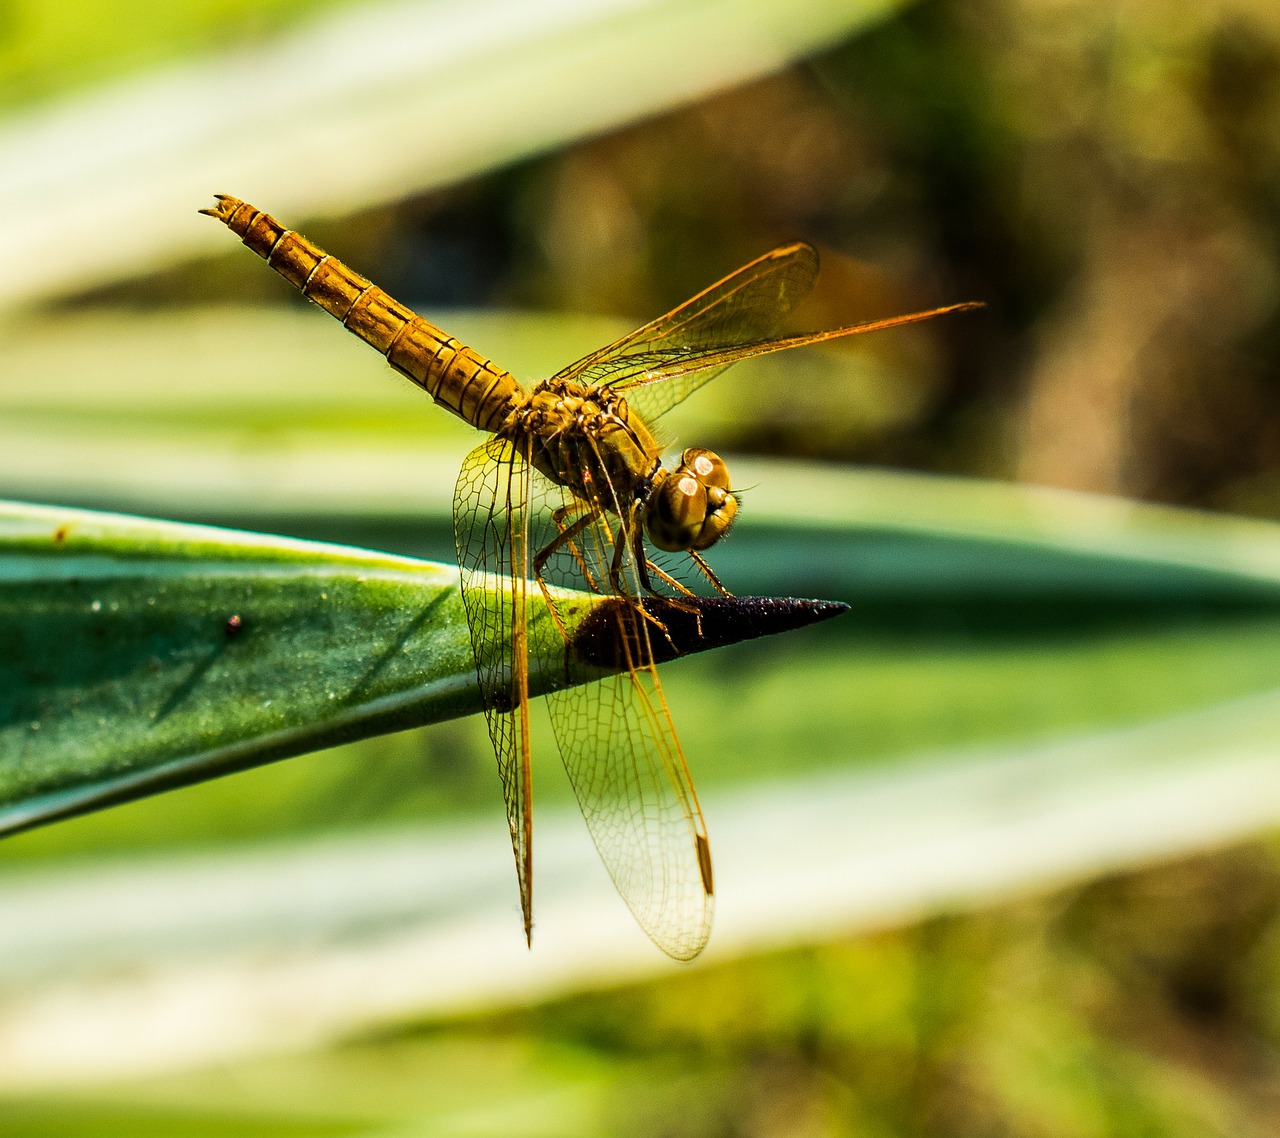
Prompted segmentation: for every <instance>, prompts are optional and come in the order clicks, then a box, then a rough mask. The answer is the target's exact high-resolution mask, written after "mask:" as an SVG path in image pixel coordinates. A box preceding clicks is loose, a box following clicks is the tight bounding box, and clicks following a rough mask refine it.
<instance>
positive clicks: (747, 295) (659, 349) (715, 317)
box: [560, 243, 980, 422]
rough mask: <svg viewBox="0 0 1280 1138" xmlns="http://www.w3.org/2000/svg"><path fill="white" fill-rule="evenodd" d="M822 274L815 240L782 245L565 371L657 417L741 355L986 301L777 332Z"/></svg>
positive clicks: (926, 317)
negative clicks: (801, 331)
mask: <svg viewBox="0 0 1280 1138" xmlns="http://www.w3.org/2000/svg"><path fill="white" fill-rule="evenodd" d="M817 275H818V254H817V253H816V252H815V250H814V249H813V247H812V246H811V245H806V244H803V243H798V244H795V245H784V246H782V247H781V248H779V249H775V250H773V252H771V253H766V254H765V255H764V256H763V257H760V258H757V259H756V260H754V261H752V262H751V263H750V264H748V265H744V266H743V267H742V268H740V269H738V270H737V271H736V272H734V273H730V274H729V276H727V277H725V278H724V280H722V281H719V282H717V283H716V284H713V285H712V286H711V287H710V288H708V289H706V290H704V291H703V292H700V293H699V294H698V295H697V296H695V297H694V298H693V299H692V300H688V301H686V302H685V303H684V304H682V305H681V306H680V307H679V308H677V309H675V310H673V311H672V312H669V313H667V314H666V315H665V316H660V317H658V319H657V320H653V321H651V322H650V323H648V324H646V325H645V326H644V327H643V328H637V329H636V330H635V331H634V332H631V333H628V334H627V335H626V336H624V337H622V339H621V340H618V341H616V342H615V343H613V344H610V345H608V346H607V347H604V348H601V349H599V350H598V351H595V352H592V353H591V355H589V356H584V357H583V358H582V359H580V360H578V361H577V362H576V363H573V364H570V365H569V366H568V367H567V368H565V369H564V371H562V372H561V373H560V376H561V377H566V378H571V379H576V380H579V381H580V382H583V383H593V384H601V385H604V386H608V387H614V388H617V389H618V390H620V391H625V392H626V396H627V402H628V404H630V405H631V406H632V407H633V408H634V409H635V410H637V411H638V412H640V414H641V416H642V417H643V418H644V419H646V420H648V421H650V422H652V421H653V420H654V419H656V418H658V417H659V416H660V415H662V414H664V413H665V412H667V411H669V410H670V409H671V408H672V407H674V406H675V405H676V404H677V403H679V402H681V401H682V400H684V399H686V398H687V397H688V396H689V395H690V394H692V393H693V392H694V391H696V390H697V389H698V388H699V387H701V386H702V385H703V384H704V383H706V382H707V381H708V380H710V379H713V378H715V377H716V376H717V375H719V374H720V373H721V372H722V371H724V369H725V368H727V367H729V366H730V365H731V364H735V363H737V362H738V361H739V360H745V359H749V358H750V357H752V356H762V355H767V354H768V353H770V352H782V351H787V350H788V349H790V348H801V347H805V346H807V345H809V344H820V343H823V342H825V341H827V340H837V339H840V338H842V337H844V336H856V335H859V334H861V333H863V332H876V331H880V330H882V329H885V328H896V327H897V326H898V325H901V324H914V323H917V322H918V321H921V320H930V319H932V318H933V317H935V316H942V315H943V314H945V313H948V312H959V311H963V310H965V309H968V308H977V307H980V305H976V304H955V305H950V306H948V307H945V308H935V309H930V310H929V311H927V312H913V313H911V314H909V315H907V316H895V317H891V318H890V319H888V320H870V321H867V322H866V323H863V324H852V325H848V326H847V327H843V328H831V329H828V330H826V331H822V332H810V333H806V334H803V335H799V336H785V337H776V335H775V333H776V332H777V330H778V328H779V327H781V325H782V322H783V321H784V320H785V319H786V317H787V316H788V315H789V314H790V312H791V310H792V309H793V308H794V307H795V306H796V305H797V304H799V303H800V301H801V300H803V299H804V298H805V297H806V296H808V295H809V293H810V291H811V290H812V289H813V284H814V281H815V280H816V279H817Z"/></svg>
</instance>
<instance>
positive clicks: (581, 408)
mask: <svg viewBox="0 0 1280 1138" xmlns="http://www.w3.org/2000/svg"><path fill="white" fill-rule="evenodd" d="M499 433H500V434H503V435H506V436H507V437H508V438H511V439H512V441H514V442H515V443H516V447H517V449H518V450H519V451H521V453H523V454H525V455H527V457H528V459H529V461H530V463H532V465H533V466H534V468H535V469H537V470H538V471H540V472H541V473H542V474H544V475H546V476H547V477H548V478H550V479H551V481H552V482H555V483H557V484H558V485H560V486H567V487H569V489H571V490H573V491H574V493H576V494H577V495H579V496H580V497H582V498H583V499H585V500H586V501H588V502H591V503H592V504H595V505H599V506H601V507H603V508H604V509H606V510H608V511H610V512H611V513H615V514H623V513H628V512H630V510H631V508H632V506H633V505H634V503H635V502H636V501H638V500H639V499H640V498H642V497H643V496H644V495H645V494H646V493H647V492H648V488H649V486H650V485H651V482H652V478H653V475H654V472H655V471H656V470H658V469H659V467H660V459H661V454H662V448H661V447H659V445H658V442H657V440H656V439H655V438H654V437H653V433H652V432H651V431H650V430H649V428H648V427H647V426H646V425H645V423H644V422H643V420H642V419H641V418H640V416H639V415H637V414H635V413H634V412H633V411H632V410H631V408H630V407H628V406H627V401H626V400H625V399H624V398H623V397H622V396H621V395H619V394H618V393H617V392H615V391H611V390H610V389H609V388H607V387H591V386H588V385H586V384H582V383H578V382H576V381H575V380H569V379H549V380H546V381H544V382H543V383H540V384H539V385H538V386H537V387H536V388H534V390H533V391H532V392H531V393H530V395H529V397H528V399H526V400H525V401H524V402H523V403H522V404H520V405H519V406H518V407H516V408H515V409H514V410H513V411H512V413H511V416H510V418H509V419H508V421H507V422H506V423H505V424H504V425H503V427H502V430H501V431H500V432H499Z"/></svg>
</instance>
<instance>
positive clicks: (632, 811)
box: [547, 603, 714, 960]
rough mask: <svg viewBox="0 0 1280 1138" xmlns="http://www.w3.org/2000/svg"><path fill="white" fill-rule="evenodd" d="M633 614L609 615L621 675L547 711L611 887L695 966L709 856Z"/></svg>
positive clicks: (707, 899) (707, 894)
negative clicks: (612, 885)
mask: <svg viewBox="0 0 1280 1138" xmlns="http://www.w3.org/2000/svg"><path fill="white" fill-rule="evenodd" d="M636 611H637V610H636V609H634V608H633V607H632V606H631V605H630V604H625V603H624V604H620V605H618V606H617V607H615V608H614V609H612V611H611V613H610V616H609V619H611V620H612V621H613V622H615V625H616V635H617V643H618V645H619V648H620V653H619V659H618V665H619V666H620V667H621V668H622V669H623V671H622V672H621V673H620V674H619V675H616V676H611V677H609V678H608V679H605V680H601V681H600V682H598V683H594V684H590V685H588V686H586V687H577V688H570V689H567V690H565V691H559V692H553V693H552V694H551V695H549V696H548V697H547V706H548V708H549V710H550V713H551V723H552V727H553V728H554V730H555V736H556V742H557V743H558V744H559V747H560V757H561V758H562V759H563V760H564V767H565V770H566V771H567V772H568V775H569V781H570V782H571V783H572V784H573V789H574V793H575V794H576V795H577V797H578V805H579V807H581V809H582V816H583V817H584V818H585V819H586V821H587V828H588V829H589V830H590V832H591V837H592V840H593V841H594V842H595V844H596V849H597V850H599V851H600V858H601V860H602V861H603V862H604V864H605V868H606V869H607V870H608V871H609V876H610V877H612V878H613V883H614V885H615V886H616V887H617V889H618V892H619V893H620V894H621V895H622V898H623V900H624V901H626V903H627V907H628V908H629V909H630V910H631V912H632V913H633V914H634V915H635V918H636V920H637V921H638V922H639V923H640V926H641V927H642V928H643V929H644V930H645V932H646V933H648V934H649V936H650V937H651V938H652V939H653V941H654V943H655V944H657V946H658V947H659V948H661V949H662V950H663V951H664V952H666V953H668V954H669V955H671V956H674V957H675V958H676V959H677V960H691V959H692V958H693V957H695V956H697V955H698V953H699V952H701V951H702V949H703V946H705V945H706V943H707V938H708V937H709V936H710V935H711V919H712V912H713V907H714V886H713V881H712V876H711V852H710V851H711V847H710V845H709V843H708V840H707V828H706V823H705V822H704V821H703V818H702V810H701V808H700V807H699V806H698V798H697V794H696V793H695V791H694V788H693V782H692V780H691V778H690V776H689V768H688V766H687V764H686V762H685V757H684V753H683V751H682V750H681V749H680V740H679V738H678V737H677V736H676V730H675V725H674V724H673V723H672V721H671V713H670V711H669V710H668V708H667V702H666V699H665V697H664V696H663V693H662V685H661V684H660V683H659V681H658V673H657V670H656V668H655V667H654V664H653V653H652V650H651V648H650V646H649V636H650V628H649V626H648V623H647V621H645V620H644V619H643V618H640V617H638V616H637V615H636ZM658 635H661V633H658Z"/></svg>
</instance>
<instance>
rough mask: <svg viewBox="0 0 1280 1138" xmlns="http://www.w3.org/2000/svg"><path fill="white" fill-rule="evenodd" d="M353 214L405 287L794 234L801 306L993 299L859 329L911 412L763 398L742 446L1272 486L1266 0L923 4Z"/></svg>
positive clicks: (589, 274)
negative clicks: (832, 46) (907, 323)
mask: <svg viewBox="0 0 1280 1138" xmlns="http://www.w3.org/2000/svg"><path fill="white" fill-rule="evenodd" d="M365 221H366V224H365V225H363V226H355V227H353V228H354V230H355V234H354V236H355V239H356V240H357V242H358V241H359V239H360V234H361V233H363V234H364V240H365V242H366V243H367V245H368V247H369V248H368V253H369V259H370V260H371V261H373V262H375V263H381V264H383V265H385V266H386V270H387V275H388V276H389V277H390V278H391V283H392V284H393V285H395V286H396V287H399V288H401V289H403V290H404V291H405V292H407V293H409V294H413V295H415V299H420V300H424V301H427V302H436V303H440V302H450V301H452V302H471V303H494V302H521V303H529V304H537V305H543V306H551V307H564V308H567V309H570V310H580V309H589V310H598V311H609V312H621V313H626V314H629V315H634V316H636V317H642V316H646V315H649V314H653V313H656V312H658V311H660V310H662V309H663V308H664V307H665V306H667V305H669V304H671V303H674V302H676V301H678V300H679V299H681V298H683V297H684V296H685V295H688V294H689V293H690V292H691V291H693V290H694V289H696V288H698V287H701V286H702V285H703V284H705V283H706V282H707V280H708V279H710V278H711V277H712V276H713V275H714V274H715V273H716V272H719V271H723V270H726V269H728V268H730V267H732V266H733V265H735V264H737V263H739V262H741V261H744V260H746V259H747V258H749V257H751V256H754V255H755V254H757V253H759V252H760V251H761V250H763V249H764V248H767V247H768V246H770V245H771V244H773V243H775V242H779V241H783V240H788V239H792V238H795V237H804V238H807V239H809V240H813V241H815V242H817V243H818V244H819V245H820V246H821V247H822V248H823V250H824V254H825V262H824V268H825V271H824V276H823V280H822V283H821V285H820V288H819V293H818V296H817V298H816V300H815V302H814V303H813V304H812V305H810V306H808V307H807V309H806V310H805V311H804V312H803V313H802V316H803V317H804V323H805V324H806V325H808V326H817V325H828V324H836V323H848V322H850V321H852V320H857V319H866V318H870V317H875V316H880V315H886V314H889V313H892V312H896V311H903V310H906V309H909V308H914V307H926V306H930V305H934V304H941V303H947V302H951V301H956V300H963V299H982V300H985V301H986V302H987V304H988V305H989V308H988V310H987V311H986V312H985V313H983V314H980V315H978V316H966V317H959V318H952V319H951V320H949V321H946V322H945V324H938V325H935V326H933V327H932V328H931V329H929V333H928V334H929V337H930V343H931V344H933V345H935V346H936V347H935V351H934V352H933V353H932V354H930V353H928V352H926V353H924V354H923V355H921V353H916V355H915V356H908V357H907V358H906V359H905V360H904V359H895V357H894V355H893V353H895V352H897V353H901V352H902V351H903V350H904V349H902V348H901V346H900V345H901V343H902V341H901V340H900V339H899V340H895V338H894V337H881V338H880V339H879V341H878V342H877V344H875V345H874V346H871V347H870V348H869V349H868V350H870V351H872V352H874V353H876V354H877V356H880V357H885V358H887V361H888V362H887V364H885V366H888V367H889V368H890V370H891V372H892V374H893V375H894V376H895V377H896V383H897V388H898V390H900V391H901V392H902V398H901V400H900V401H899V402H898V406H897V408H896V411H895V413H892V414H886V415H881V416H880V417H879V419H878V421H875V422H871V423H865V422H858V421H857V407H856V402H857V401H851V403H852V404H854V406H852V407H851V410H850V416H849V420H848V421H847V422H844V423H834V424H833V423H830V422H827V423H825V424H817V425H814V427H815V429H812V430H810V429H804V428H803V427H800V428H797V427H794V426H793V427H790V428H787V429H784V430H780V429H778V427H777V425H776V420H775V417H773V416H770V415H767V414H765V415H762V416H760V418H759V420H758V421H757V423H756V425H755V427H754V429H753V430H750V431H745V432H744V433H743V435H742V437H739V438H735V439H732V440H729V442H730V443H731V444H732V445H736V446H738V447H740V448H750V449H753V450H758V451H763V452H784V453H791V454H808V455H811V456H814V457H821V458H829V459H838V460H848V461H856V462H870V463H878V464H886V465H895V466H906V467H917V468H924V469H934V470H945V471H953V472H968V473H977V474H990V475H996V476H1004V477H1017V478H1021V479H1025V480H1029V481H1034V482H1040V483H1048V484H1052V485H1059V486H1068V487H1075V488H1080V489H1087V490H1096V491H1104V492H1113V493H1121V494H1130V495H1135V496H1139V497H1145V498H1154V499H1159V500H1164V501H1171V502H1184V503H1190V504H1195V505H1202V506H1207V507H1214V508H1220V509H1227V510H1241V511H1247V512H1258V513H1264V514H1276V513H1280V416H1277V410H1280V390H1278V389H1277V382H1278V380H1280V310H1278V308H1277V282H1278V274H1277V265H1278V263H1280V7H1278V6H1276V5H1275V4H1274V3H1272V2H1271V0H1233V2H1227V3H1216V4H1207V5H1185V4H1182V3H1180V2H1178V0H1144V2H1134V3H1102V2H1098V0H1061V2H1058V3H1051V4H1046V3H1041V2H1031V0H1026V2H1018V0H955V2H952V3H942V2H939V0H926V2H924V3H921V4H918V5H916V6H914V7H912V8H910V9H909V10H908V11H906V12H905V13H904V14H903V15H901V16H900V17H897V18H895V19H893V20H890V21H889V22H887V23H885V24H883V25H881V26H880V27H879V28H876V29H873V30H872V31H871V32H870V33H869V34H865V35H863V36H860V37H859V38H857V39H855V40H854V41H852V42H851V43H849V44H847V45H844V46H842V47H840V48H838V49H836V50H834V51H832V52H830V53H828V54H826V55H824V56H822V57H820V58H817V59H814V60H812V61H811V62H809V63H806V64H804V65H802V66H799V67H796V68H794V69H792V70H790V71H788V72H785V73H783V74H780V75H777V76H775V77H772V78H770V79H767V80H764V81H761V82H758V83H756V84H754V85H752V86H750V87H748V88H745V89H740V90H735V91H732V92H729V93H726V94H724V95H722V96H720V97H718V98H715V99H712V100H710V101H708V102H705V103H703V104H700V105H697V106H694V107H691V108H689V109H686V110H683V111H680V112H678V113H675V114H671V115H667V116H664V117H661V118H657V119H654V120H652V121H649V122H646V123H643V124H640V125H638V126H634V127H631V128H629V129H626V130H622V131H619V132H617V133H614V134H610V135H608V136H605V137H601V138H598V139H595V140H591V141H588V142H585V143H583V144H581V145H578V146H575V147H572V148H569V149H567V150H564V151H561V152H557V153H555V154H552V155H549V156H546V157H544V158H540V159H537V160H533V161H530V162H527V163H525V164H523V165H521V166H520V167H518V168H516V169H513V170H509V171H506V172H503V173H501V174H497V175H494V176H492V177H490V178H486V179H483V180H481V181H478V182H475V183H471V184H468V185H464V186H460V187H457V188H455V189H453V190H450V191H448V192H444V193H437V194H433V195H429V196H427V197H424V198H422V199H419V200H415V201H410V202H406V203H404V204H402V205H401V206H399V207H397V208H396V209H395V210H392V211H388V213H387V214H385V215H383V216H381V217H379V218H368V219H365ZM343 236H344V240H347V241H350V240H351V239H352V237H353V234H352V233H350V232H344V235H343ZM895 344H897V345H898V346H895ZM831 402H832V400H826V401H825V402H823V403H822V407H823V408H824V409H825V408H827V407H829V406H830V403H831ZM834 402H835V404H836V406H837V407H838V406H839V403H840V400H839V398H838V393H837V398H836V399H835V400H834ZM824 413H826V412H825V410H824Z"/></svg>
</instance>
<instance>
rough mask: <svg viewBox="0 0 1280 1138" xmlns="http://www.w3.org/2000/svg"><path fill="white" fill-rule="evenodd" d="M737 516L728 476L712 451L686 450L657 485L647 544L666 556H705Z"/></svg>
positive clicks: (647, 522)
mask: <svg viewBox="0 0 1280 1138" xmlns="http://www.w3.org/2000/svg"><path fill="white" fill-rule="evenodd" d="M737 512H738V500H737V499H736V498H735V497H734V496H733V494H732V493H730V491H729V471H728V468H727V467H726V466H725V464H724V461H723V460H722V459H721V458H720V456H719V455H716V454H713V453H712V452H711V451H709V450H700V449H699V450H687V451H685V452H684V454H683V455H682V456H681V459H680V465H679V466H678V467H676V469H675V470H673V471H669V472H668V471H663V472H661V474H660V476H659V478H658V479H657V481H656V482H655V483H654V487H653V492H652V494H651V496H650V498H649V508H648V512H647V514H646V517H645V529H646V530H647V532H648V534H649V540H650V541H651V542H653V544H654V545H655V546H657V547H658V548H659V549H663V550H666V551H667V552H668V553H679V552H683V551H684V550H687V549H694V550H703V549H707V548H709V547H710V546H712V545H714V544H715V543H716V542H717V541H719V540H720V538H722V537H723V536H724V535H725V533H727V532H728V529H729V527H730V526H731V525H732V524H733V519H734V516H735V515H736V514H737Z"/></svg>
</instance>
